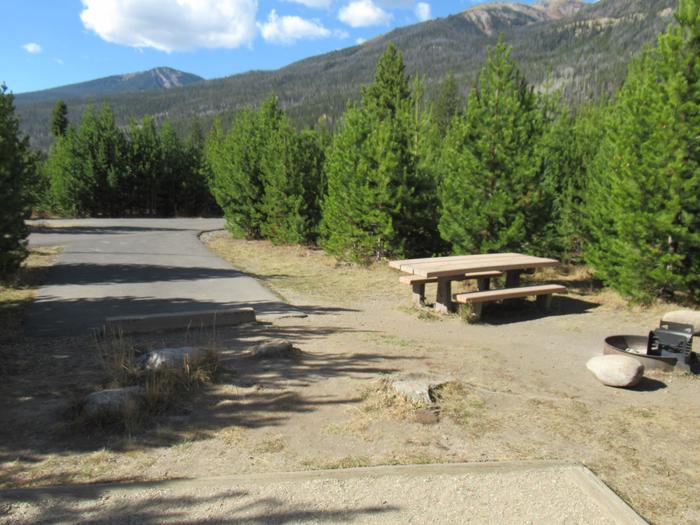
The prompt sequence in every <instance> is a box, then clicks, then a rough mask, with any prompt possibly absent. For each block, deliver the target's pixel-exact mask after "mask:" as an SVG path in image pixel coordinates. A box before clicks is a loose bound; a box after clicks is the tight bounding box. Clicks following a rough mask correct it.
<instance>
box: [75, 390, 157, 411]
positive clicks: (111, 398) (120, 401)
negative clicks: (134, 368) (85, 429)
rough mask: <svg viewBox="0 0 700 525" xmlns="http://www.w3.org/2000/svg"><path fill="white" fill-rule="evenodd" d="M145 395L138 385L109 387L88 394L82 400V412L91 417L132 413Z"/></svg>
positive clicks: (136, 409)
mask: <svg viewBox="0 0 700 525" xmlns="http://www.w3.org/2000/svg"><path fill="white" fill-rule="evenodd" d="M144 395H145V390H144V389H143V388H142V387H139V386H129V387H126V388H110V389H107V390H99V391H97V392H93V393H92V394H88V395H87V396H86V397H85V400H84V401H83V414H84V415H85V416H87V417H89V418H91V419H112V418H118V417H120V416H124V415H127V414H130V413H132V414H134V413H136V412H137V411H138V409H139V406H140V404H141V402H142V400H143V397H144Z"/></svg>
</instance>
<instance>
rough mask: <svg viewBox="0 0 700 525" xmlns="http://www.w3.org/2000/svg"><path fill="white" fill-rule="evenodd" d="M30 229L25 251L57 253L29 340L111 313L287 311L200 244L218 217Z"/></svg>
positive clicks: (81, 222)
mask: <svg viewBox="0 0 700 525" xmlns="http://www.w3.org/2000/svg"><path fill="white" fill-rule="evenodd" d="M42 224H45V225H46V226H45V227H42V226H41V225H42ZM34 226H35V227H34V231H33V233H32V234H31V236H30V239H29V242H30V245H31V246H62V247H63V251H62V252H61V254H60V255H59V257H58V259H57V261H56V264H55V265H54V266H53V267H52V268H51V269H50V270H49V272H48V274H47V276H46V283H45V285H44V286H43V287H42V288H40V290H39V291H38V293H37V296H36V300H35V301H34V303H33V304H32V305H31V307H30V309H29V312H28V315H27V321H26V324H25V332H26V334H27V335H30V336H79V335H84V334H85V333H87V332H88V331H89V330H90V329H92V328H99V327H100V326H101V325H102V324H103V322H104V319H105V317H114V316H126V315H150V314H172V313H181V312H190V311H207V310H213V309H217V308H244V307H253V308H255V310H256V312H257V313H259V314H263V315H265V314H269V315H277V314H283V313H285V312H288V311H289V310H290V307H289V305H287V304H285V303H284V302H283V301H281V300H280V299H279V298H278V297H277V296H275V295H274V294H273V293H272V292H270V291H269V290H268V289H266V288H265V287H264V286H262V285H261V284H260V282H259V281H258V280H256V279H254V278H252V277H250V276H248V275H245V274H244V273H242V272H240V271H237V270H236V269H235V268H232V267H231V265H230V264H229V263H228V262H226V261H224V260H222V259H220V258H219V257H217V256H216V255H214V254H213V253H211V252H210V251H209V250H208V249H207V248H206V247H205V246H204V245H203V244H202V243H201V242H200V240H199V238H198V235H199V233H200V232H201V231H205V230H215V229H221V228H223V227H224V221H223V220H222V219H77V220H66V221H44V222H43V223H39V224H35V225H34Z"/></svg>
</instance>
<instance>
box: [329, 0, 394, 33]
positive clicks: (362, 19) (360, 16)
mask: <svg viewBox="0 0 700 525" xmlns="http://www.w3.org/2000/svg"><path fill="white" fill-rule="evenodd" d="M338 20H340V21H341V22H343V23H344V24H347V25H349V26H350V27H368V26H378V25H382V24H388V23H389V22H390V21H391V14H390V13H387V12H386V11H384V9H382V8H381V7H378V6H377V5H375V3H374V2H373V1H372V0H354V1H353V2H350V3H349V4H348V5H346V6H343V7H341V8H340V11H338Z"/></svg>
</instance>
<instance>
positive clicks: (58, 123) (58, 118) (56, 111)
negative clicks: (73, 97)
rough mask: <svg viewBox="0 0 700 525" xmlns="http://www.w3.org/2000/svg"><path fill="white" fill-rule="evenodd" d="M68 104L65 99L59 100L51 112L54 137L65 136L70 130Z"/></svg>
mask: <svg viewBox="0 0 700 525" xmlns="http://www.w3.org/2000/svg"><path fill="white" fill-rule="evenodd" d="M68 124H69V123H68V106H66V103H65V102H64V101H63V100H58V101H57V102H56V105H55V106H54V108H53V112H52V113H51V135H53V137H54V138H57V137H63V136H64V135H65V134H66V131H68Z"/></svg>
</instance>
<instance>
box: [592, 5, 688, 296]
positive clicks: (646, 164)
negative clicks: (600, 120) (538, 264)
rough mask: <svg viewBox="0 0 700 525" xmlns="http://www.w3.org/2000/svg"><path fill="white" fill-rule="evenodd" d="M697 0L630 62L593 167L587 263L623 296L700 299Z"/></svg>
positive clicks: (683, 9)
mask: <svg viewBox="0 0 700 525" xmlns="http://www.w3.org/2000/svg"><path fill="white" fill-rule="evenodd" d="M699 10H700V2H698V0H681V2H680V7H679V11H678V14H677V17H678V20H679V22H680V26H671V27H669V29H668V30H667V31H666V32H665V33H664V34H662V35H661V36H660V37H659V39H658V45H657V48H656V49H645V50H644V51H643V52H642V54H641V55H640V56H639V57H638V58H637V59H636V60H634V61H633V63H632V64H631V65H630V68H629V73H628V77H627V80H626V82H625V84H624V86H623V88H622V90H621V91H620V93H619V95H618V98H617V100H616V101H615V104H614V105H613V107H612V110H611V111H610V112H609V116H608V118H607V123H606V124H607V126H606V128H607V129H606V134H605V137H604V139H603V142H602V144H601V147H600V149H599V152H598V155H597V156H596V158H595V161H594V164H593V166H592V169H591V183H590V188H589V192H588V195H587V203H586V215H587V220H588V227H589V231H590V236H591V240H590V243H589V245H588V246H587V251H586V260H587V261H588V262H589V263H590V264H591V265H592V266H593V267H594V269H595V270H596V273H597V275H598V276H600V277H601V278H602V279H603V280H604V281H605V282H606V283H608V284H609V285H611V286H613V287H614V288H616V289H617V290H619V291H620V292H621V293H623V294H624V295H627V296H629V297H632V298H634V299H636V300H640V301H646V300H649V299H651V298H653V297H656V296H659V295H670V294H672V293H674V292H679V291H680V292H684V293H689V294H690V295H691V296H692V297H693V298H694V299H698V298H700V219H699V218H700V200H699V199H698V195H700V154H699V153H698V146H697V140H698V138H697V137H698V135H699V134H700V117H699V114H700V82H699V79H700V64H699V61H698V57H699V56H700V55H699V54H698V51H700V49H698V47H697V46H698V40H699V38H700V25H699V24H698V12H699Z"/></svg>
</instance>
